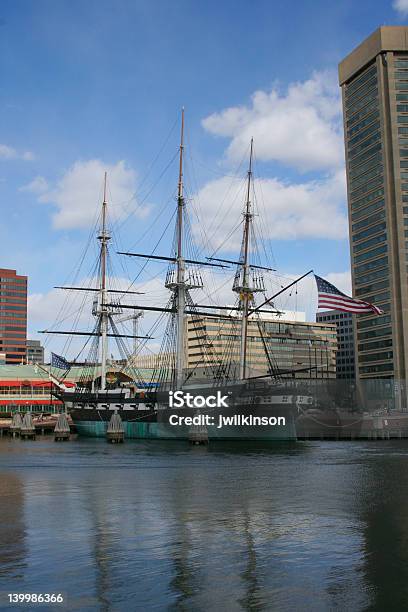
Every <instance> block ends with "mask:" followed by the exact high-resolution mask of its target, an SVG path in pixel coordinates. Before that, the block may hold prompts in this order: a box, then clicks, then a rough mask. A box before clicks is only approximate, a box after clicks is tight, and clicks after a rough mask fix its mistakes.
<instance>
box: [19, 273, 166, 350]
mask: <svg viewBox="0 0 408 612" xmlns="http://www.w3.org/2000/svg"><path fill="white" fill-rule="evenodd" d="M67 286H69V283H67ZM75 286H78V287H97V286H98V282H97V279H96V278H82V279H81V280H79V281H78V282H77V283H75ZM108 286H109V288H112V289H116V290H121V291H122V290H123V291H126V290H130V291H142V292H144V294H143V295H133V294H126V295H124V296H122V303H126V304H135V305H136V304H144V305H153V304H156V305H157V304H159V305H161V304H163V303H164V302H165V301H166V295H167V291H166V289H165V288H164V286H163V284H162V283H161V282H160V281H159V280H157V279H154V280H150V281H147V282H145V283H138V284H137V285H134V284H132V281H131V280H129V279H128V278H124V277H111V278H109V284H108ZM113 297H115V299H118V298H119V297H120V294H112V298H113ZM94 298H95V293H94V292H85V291H73V290H72V291H69V292H68V291H64V290H61V289H51V290H50V291H47V292H45V293H32V294H30V295H29V297H28V320H29V322H30V326H31V327H32V328H33V329H32V332H31V337H38V338H39V339H40V340H42V341H43V342H44V341H45V345H46V348H47V350H50V351H54V352H57V353H58V352H60V354H63V355H65V356H68V357H69V358H70V359H73V358H75V357H77V356H78V355H79V354H80V352H81V351H82V349H83V347H84V346H85V343H86V340H87V337H86V336H72V337H71V336H65V335H63V336H59V335H58V334H49V335H47V334H41V335H38V336H37V334H36V331H37V330H40V329H43V330H44V329H46V330H60V331H61V330H63V331H70V330H77V331H80V330H81V331H91V330H92V329H93V327H94V324H95V318H94V316H93V315H92V302H93V300H94ZM132 314H133V310H124V311H123V312H122V313H119V312H118V316H117V317H115V320H116V322H117V324H118V327H119V329H120V330H121V333H125V334H126V333H129V334H132V322H131V321H125V322H123V324H122V323H120V320H121V319H125V318H127V317H128V316H131V315H132ZM156 318H157V313H153V312H148V311H146V314H145V316H144V318H143V320H142V321H141V323H140V326H139V334H140V335H145V334H146V332H147V331H148V330H149V329H150V327H151V326H152V325H153V323H154V321H155V319H156ZM122 325H123V329H122ZM125 342H126V345H127V346H128V348H129V349H130V348H131V347H132V339H128V340H125ZM109 344H110V347H111V348H110V352H112V353H113V354H114V355H115V356H116V357H118V350H117V346H116V343H115V341H114V340H112V339H111V340H110V343H109ZM88 351H89V343H88V349H86V348H85V349H84V351H83V352H81V355H80V358H81V359H85V358H86V357H87V352H88Z"/></svg>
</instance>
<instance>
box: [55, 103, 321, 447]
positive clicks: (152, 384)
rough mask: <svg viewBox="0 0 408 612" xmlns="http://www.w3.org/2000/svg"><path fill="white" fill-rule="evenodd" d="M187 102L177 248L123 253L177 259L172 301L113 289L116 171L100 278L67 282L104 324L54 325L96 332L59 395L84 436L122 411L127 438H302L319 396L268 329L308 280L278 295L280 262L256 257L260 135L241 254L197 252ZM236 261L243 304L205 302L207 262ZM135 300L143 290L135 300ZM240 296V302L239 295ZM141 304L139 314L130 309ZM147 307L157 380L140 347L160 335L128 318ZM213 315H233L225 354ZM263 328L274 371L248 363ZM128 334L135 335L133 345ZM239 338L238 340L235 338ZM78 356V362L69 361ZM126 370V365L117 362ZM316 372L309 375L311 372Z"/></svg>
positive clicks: (169, 282) (235, 288)
mask: <svg viewBox="0 0 408 612" xmlns="http://www.w3.org/2000/svg"><path fill="white" fill-rule="evenodd" d="M184 148H185V147H184V110H183V111H182V115H181V137H180V145H179V151H178V184H177V200H176V210H175V211H174V214H175V217H176V220H175V230H174V238H173V243H172V248H171V252H170V253H169V254H168V255H157V254H155V251H153V252H152V253H148V254H142V253H133V252H125V251H118V253H119V254H120V255H121V256H127V257H135V258H139V259H142V260H145V261H146V263H149V262H152V261H153V262H157V261H159V262H165V263H166V264H167V265H168V268H167V273H166V276H165V283H164V285H165V288H166V289H167V291H168V296H169V297H168V302H167V304H165V305H163V304H161V305H157V306H156V305H155V306H146V305H145V306H143V305H140V304H129V303H126V301H128V302H129V301H131V300H129V299H126V298H127V297H128V295H129V294H132V295H133V296H134V295H135V294H137V293H138V292H135V291H130V288H129V289H127V290H121V289H112V288H111V286H110V284H109V273H108V258H109V243H110V240H111V237H112V236H111V234H110V232H109V228H108V221H107V220H108V202H107V189H106V174H105V180H104V195H103V202H102V207H101V217H100V219H101V220H100V230H99V233H98V236H97V239H98V241H99V254H98V266H97V275H96V279H97V281H96V282H95V283H94V285H95V286H92V287H90V286H88V287H65V286H64V287H60V289H63V290H66V291H72V292H73V291H87V292H91V294H92V295H93V296H94V298H93V307H92V315H93V318H94V327H93V329H91V330H86V331H71V332H70V331H59V330H53V331H49V330H45V331H44V333H57V334H73V335H83V336H85V337H87V340H86V344H87V345H88V346H89V354H88V358H87V360H86V361H85V362H84V365H83V366H82V373H81V376H80V377H79V378H78V380H77V381H76V385H75V387H74V388H72V387H68V386H67V385H64V379H65V378H66V377H67V376H69V372H70V368H71V367H74V366H73V364H72V363H70V364H68V361H66V360H65V359H64V358H59V356H57V357H58V358H59V359H60V361H61V360H62V361H63V363H64V364H65V367H66V371H65V372H64V375H58V376H57V375H55V373H54V376H53V380H54V382H55V385H54V389H53V393H54V395H55V396H56V397H57V398H58V399H59V400H62V401H63V403H64V406H65V408H66V410H67V412H68V413H69V414H70V415H71V417H72V420H73V422H74V424H75V426H76V429H77V432H78V434H79V435H83V436H93V437H104V436H105V435H106V431H107V426H108V423H109V421H110V420H111V417H112V415H113V414H117V415H119V416H120V418H121V421H122V423H123V426H124V430H125V436H126V437H127V438H136V439H185V438H187V437H188V436H189V435H190V434H191V430H192V427H195V426H196V425H197V424H199V426H200V427H202V428H204V429H205V431H206V434H207V435H208V438H209V439H229V440H232V439H233V440H277V441H278V440H295V439H296V419H297V417H298V416H299V414H301V413H302V412H303V411H304V410H305V409H307V408H308V407H310V406H311V405H312V404H313V403H314V401H315V398H314V397H313V396H312V394H311V392H310V390H309V387H308V385H307V384H306V382H305V381H302V380H301V379H298V378H295V377H294V371H293V370H292V369H288V370H282V369H279V368H278V367H277V362H276V360H274V356H273V351H272V349H271V347H270V344H269V343H268V334H267V333H266V331H265V315H268V316H270V315H271V314H279V312H278V311H277V310H276V308H275V306H274V300H275V298H276V297H277V296H278V295H279V294H281V293H283V292H284V291H286V290H287V289H289V288H290V287H292V286H293V285H294V284H296V283H297V282H299V280H301V279H302V278H303V277H304V276H306V275H307V274H309V272H308V273H307V274H305V275H303V276H302V277H300V278H299V279H297V280H296V281H293V282H291V283H290V284H289V285H288V286H287V287H282V288H280V289H279V291H278V292H277V293H275V294H274V295H272V296H267V295H266V289H265V285H264V282H263V276H262V275H263V273H264V272H265V271H271V270H272V269H271V268H267V267H266V266H261V265H258V261H257V263H256V264H255V263H254V262H253V261H252V254H253V252H254V249H255V246H256V236H255V234H254V223H253V219H254V214H255V213H254V202H253V199H254V198H253V193H254V192H253V141H252V140H251V143H250V154H249V166H248V171H247V176H246V184H245V198H244V202H243V213H242V216H243V217H242V236H241V248H240V255H239V258H237V260H236V261H233V260H225V259H221V258H218V257H214V256H212V257H207V258H204V259H205V260H204V259H202V260H201V259H198V258H197V257H196V258H194V257H193V256H191V255H190V253H191V250H190V252H189V251H188V247H190V249H191V244H192V240H191V237H190V238H189V237H188V236H187V230H188V228H189V218H188V214H187V212H188V211H187V208H188V202H187V199H186V198H185V196H184V180H183V171H184ZM212 268H215V269H217V268H218V269H224V268H229V269H231V268H232V269H234V268H235V275H234V279H233V285H232V294H233V295H235V299H234V305H229V304H225V305H223V306H219V305H214V304H197V303H196V300H195V299H194V292H195V290H196V289H202V288H203V287H204V282H203V276H204V278H205V275H204V274H203V272H202V271H203V270H208V269H212ZM133 299H134V298H133ZM231 301H232V300H231ZM129 311H130V312H132V315H130V317H126V316H124V313H126V312H129ZM143 311H145V312H146V311H148V312H149V314H151V313H152V312H153V313H157V316H158V317H160V319H161V320H162V321H165V325H164V331H163V341H162V345H161V349H160V354H159V356H158V357H159V358H158V359H157V361H156V365H155V367H154V369H153V371H152V373H151V377H150V380H146V375H144V374H143V373H142V372H141V369H140V368H139V367H138V365H137V364H138V360H137V356H138V351H139V350H140V348H141V347H142V346H144V345H145V344H146V343H147V342H149V340H150V339H151V337H150V336H139V335H138V333H137V330H138V328H137V325H134V327H133V333H132V334H129V333H121V331H120V326H119V323H120V321H123V319H129V318H133V320H134V321H137V318H138V316H139V315H141V314H142V312H143ZM203 317H206V318H208V317H214V318H216V319H217V321H220V320H221V321H222V322H223V321H225V325H228V326H229V330H230V331H231V329H232V330H233V333H232V334H230V336H231V337H233V339H232V340H231V343H230V345H231V346H230V348H229V353H228V354H227V351H225V354H224V355H220V354H218V353H217V354H215V352H214V350H213V346H212V343H211V340H210V339H209V337H208V336H207V335H206V332H205V330H203V331H201V332H200V333H199V332H198V330H199V329H200V325H202V318H203ZM187 321H188V322H189V325H190V327H193V328H195V329H196V334H197V337H198V338H201V342H202V344H203V346H205V347H206V358H204V359H203V363H202V364H200V365H198V366H195V367H193V368H191V367H187V363H186V334H187ZM250 324H251V325H253V326H256V327H257V329H258V336H259V340H260V344H261V345H262V349H263V350H264V352H265V359H266V362H267V364H268V371H267V373H266V374H262V375H257V374H255V375H254V372H253V371H252V368H251V367H249V364H248V342H249V337H248V327H249V325H250ZM126 339H131V340H133V343H134V350H133V351H130V350H129V349H128V348H127V345H126ZM111 342H114V343H115V344H116V347H117V349H118V350H119V353H120V355H121V357H122V358H121V360H117V363H120V364H121V366H120V368H121V371H122V372H123V373H125V374H126V379H127V382H125V383H124V382H123V381H120V377H119V376H116V375H115V374H112V372H111V371H110V364H111V363H112V360H111V359H110V358H109V356H110V354H111V347H110V343H111ZM234 344H235V346H234ZM66 364H68V365H66ZM116 369H117V368H116ZM305 378H306V376H305Z"/></svg>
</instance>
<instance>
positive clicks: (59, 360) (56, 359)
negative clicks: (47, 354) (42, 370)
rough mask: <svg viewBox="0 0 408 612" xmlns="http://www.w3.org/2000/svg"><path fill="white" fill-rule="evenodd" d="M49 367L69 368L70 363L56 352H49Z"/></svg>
mask: <svg viewBox="0 0 408 612" xmlns="http://www.w3.org/2000/svg"><path fill="white" fill-rule="evenodd" d="M51 367H53V368H59V369H60V370H69V369H70V368H71V366H70V364H69V363H68V361H67V360H66V359H64V357H61V355H57V353H51Z"/></svg>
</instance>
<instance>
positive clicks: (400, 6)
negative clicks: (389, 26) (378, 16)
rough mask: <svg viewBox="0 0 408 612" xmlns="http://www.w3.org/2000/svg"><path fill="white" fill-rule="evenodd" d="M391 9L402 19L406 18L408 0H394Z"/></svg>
mask: <svg viewBox="0 0 408 612" xmlns="http://www.w3.org/2000/svg"><path fill="white" fill-rule="evenodd" d="M392 8H393V9H395V10H396V11H397V13H399V14H400V15H401V16H402V17H406V16H407V15H408V0H394V2H393V3H392Z"/></svg>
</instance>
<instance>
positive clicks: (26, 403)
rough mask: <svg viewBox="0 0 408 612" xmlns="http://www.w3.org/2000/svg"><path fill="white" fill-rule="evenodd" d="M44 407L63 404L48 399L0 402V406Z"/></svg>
mask: <svg viewBox="0 0 408 612" xmlns="http://www.w3.org/2000/svg"><path fill="white" fill-rule="evenodd" d="M39 404H41V405H43V406H51V405H52V406H55V405H58V406H60V405H61V404H62V402H60V401H59V400H47V399H45V398H44V399H43V400H39V399H35V400H31V399H29V400H19V399H18V400H15V399H13V400H9V399H8V400H0V406H7V405H8V406H10V407H13V406H30V405H36V406H37V405H39Z"/></svg>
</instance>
